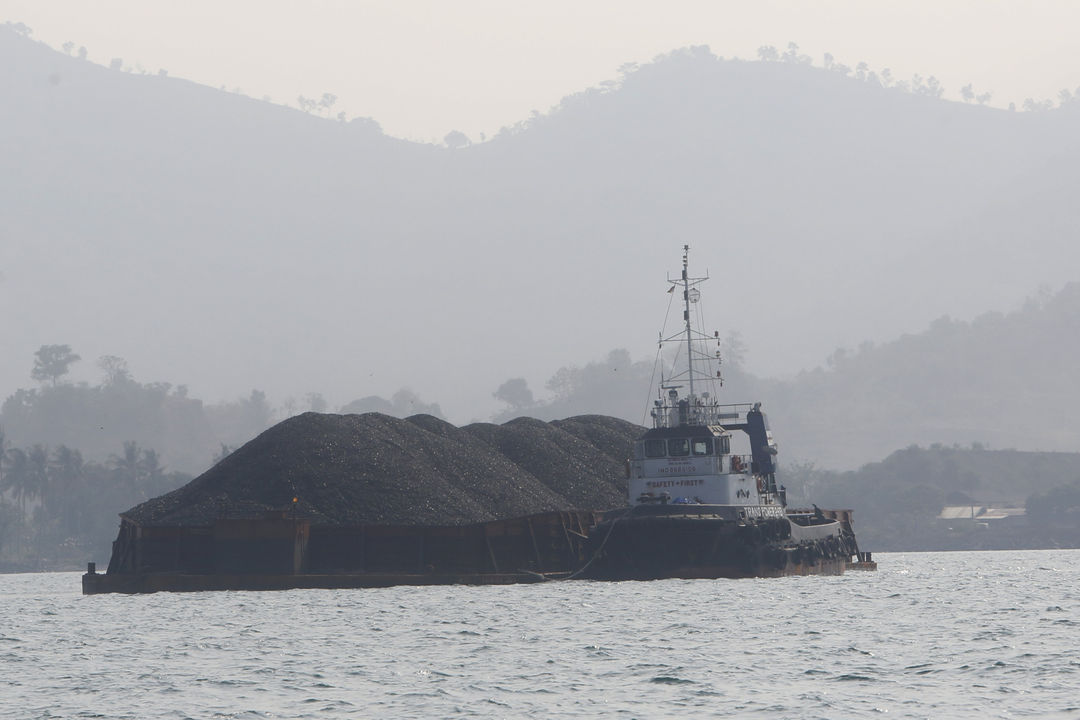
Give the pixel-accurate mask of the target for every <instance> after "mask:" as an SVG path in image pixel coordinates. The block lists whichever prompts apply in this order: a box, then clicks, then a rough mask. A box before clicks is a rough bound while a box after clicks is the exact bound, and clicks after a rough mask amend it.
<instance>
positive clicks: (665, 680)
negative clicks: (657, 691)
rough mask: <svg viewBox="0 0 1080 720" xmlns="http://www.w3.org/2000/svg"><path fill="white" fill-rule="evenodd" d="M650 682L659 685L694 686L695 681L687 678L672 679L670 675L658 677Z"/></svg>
mask: <svg viewBox="0 0 1080 720" xmlns="http://www.w3.org/2000/svg"><path fill="white" fill-rule="evenodd" d="M649 682H652V683H657V684H658V685H693V684H694V681H693V680H687V679H685V678H677V677H672V676H670V675H657V676H656V677H654V678H652V679H651V680H649Z"/></svg>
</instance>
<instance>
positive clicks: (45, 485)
mask: <svg viewBox="0 0 1080 720" xmlns="http://www.w3.org/2000/svg"><path fill="white" fill-rule="evenodd" d="M26 465H27V472H28V473H29V478H28V481H29V483H30V487H31V491H30V492H31V494H32V495H33V496H36V497H38V498H39V499H41V501H42V502H44V501H45V500H46V499H47V498H48V496H49V451H48V450H47V449H46V448H45V446H44V445H42V444H40V443H38V444H36V445H34V446H33V447H31V448H30V452H29V453H27V455H26Z"/></svg>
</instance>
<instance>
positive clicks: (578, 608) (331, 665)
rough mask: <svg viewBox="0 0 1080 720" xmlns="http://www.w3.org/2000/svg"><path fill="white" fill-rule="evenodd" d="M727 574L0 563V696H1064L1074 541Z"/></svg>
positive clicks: (204, 708)
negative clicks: (340, 577) (122, 578)
mask: <svg viewBox="0 0 1080 720" xmlns="http://www.w3.org/2000/svg"><path fill="white" fill-rule="evenodd" d="M877 559H878V560H879V562H880V570H879V571H878V572H877V573H860V572H849V573H848V574H846V575H844V576H842V577H835V578H832V577H805V578H803V577H796V578H782V579H768V580H764V579H755V580H741V581H723V580H721V581H675V580H672V581H661V582H649V583H590V582H570V583H550V584H547V585H522V586H510V587H441V588H440V587H436V588H413V587H399V588H390V589H385V590H346V591H290V592H269V593H194V594H167V593H163V594H157V595H151V596H135V597H128V596H120V595H116V596H93V597H83V596H82V595H80V594H79V578H78V575H77V574H73V573H62V574H39V575H7V576H0V628H2V630H0V667H3V670H4V672H3V675H2V679H0V685H2V686H3V692H2V697H3V703H0V717H3V718H8V717H10V718H25V717H110V718H114V717H115V718H148V717H158V718H184V717H234V718H308V717H311V718H314V717H318V718H346V717H348V718H355V717H416V718H420V717H423V718H428V717H490V718H506V717H597V716H600V715H604V716H615V717H662V716H673V715H676V714H678V715H680V716H689V717H704V716H710V717H719V716H747V715H753V716H755V717H785V718H787V717H828V718H837V717H847V718H850V717H882V716H885V717H902V718H909V717H910V718H922V717H935V718H944V717H948V718H987V717H1010V718H1011V717H1080V701H1077V698H1078V697H1080V660H1078V659H1077V658H1076V656H1075V652H1074V651H1075V648H1076V645H1077V636H1078V629H1077V628H1078V623H1077V621H1076V619H1075V617H1076V614H1077V610H1078V606H1080V591H1078V589H1077V588H1078V587H1080V585H1078V582H1077V581H1078V579H1080V551H1075V550H1071V551H1049V550H1048V551H1029V552H991V553H936V554H934V553H909V554H883V555H879V556H878V558H877Z"/></svg>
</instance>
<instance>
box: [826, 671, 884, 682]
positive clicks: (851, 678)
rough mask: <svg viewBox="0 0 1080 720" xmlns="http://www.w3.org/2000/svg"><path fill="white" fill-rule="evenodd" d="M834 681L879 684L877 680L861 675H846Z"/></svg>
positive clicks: (837, 677)
mask: <svg viewBox="0 0 1080 720" xmlns="http://www.w3.org/2000/svg"><path fill="white" fill-rule="evenodd" d="M833 680H837V681H839V682H851V681H853V682H877V680H876V678H872V677H870V676H869V675H859V674H857V673H844V674H843V675H837V676H836V677H835V678H833Z"/></svg>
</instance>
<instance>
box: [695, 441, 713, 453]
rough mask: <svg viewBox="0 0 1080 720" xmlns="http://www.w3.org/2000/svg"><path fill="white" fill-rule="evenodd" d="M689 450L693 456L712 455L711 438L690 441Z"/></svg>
mask: <svg viewBox="0 0 1080 720" xmlns="http://www.w3.org/2000/svg"><path fill="white" fill-rule="evenodd" d="M690 447H691V450H693V452H694V454H695V455H712V454H713V452H712V438H711V437H710V438H694V439H693V440H691V441H690Z"/></svg>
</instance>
